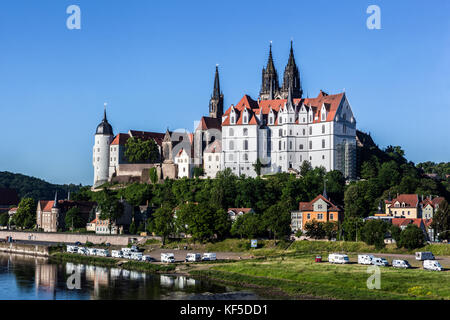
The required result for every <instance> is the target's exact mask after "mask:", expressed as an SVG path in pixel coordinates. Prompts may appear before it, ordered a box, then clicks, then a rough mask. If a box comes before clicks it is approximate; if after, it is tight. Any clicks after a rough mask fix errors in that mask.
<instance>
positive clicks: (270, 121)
mask: <svg viewBox="0 0 450 320" xmlns="http://www.w3.org/2000/svg"><path fill="white" fill-rule="evenodd" d="M275 117H276V115H275V112H273V109H272V107H270V110H269V118H268V124H269V126H271V125H274V124H275Z"/></svg>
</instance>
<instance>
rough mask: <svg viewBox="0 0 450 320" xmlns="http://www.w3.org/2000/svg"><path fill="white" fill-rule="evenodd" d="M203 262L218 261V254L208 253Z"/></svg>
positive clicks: (204, 255)
mask: <svg viewBox="0 0 450 320" xmlns="http://www.w3.org/2000/svg"><path fill="white" fill-rule="evenodd" d="M202 260H203V261H214V260H217V257H216V254H215V253H213V252H206V253H204V254H203V257H202Z"/></svg>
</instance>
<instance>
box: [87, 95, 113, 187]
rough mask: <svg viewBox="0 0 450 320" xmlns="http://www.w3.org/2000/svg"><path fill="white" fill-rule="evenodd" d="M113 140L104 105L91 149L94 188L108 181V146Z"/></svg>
mask: <svg viewBox="0 0 450 320" xmlns="http://www.w3.org/2000/svg"><path fill="white" fill-rule="evenodd" d="M113 138H114V132H113V128H112V126H111V125H110V124H109V122H108V119H107V117H106V103H105V105H104V111H103V120H102V122H100V124H99V125H98V126H97V130H96V132H95V143H94V148H93V159H92V160H93V165H94V184H93V186H94V187H97V186H99V185H102V184H103V183H105V182H108V180H109V164H110V157H109V155H110V144H111V142H112V140H113Z"/></svg>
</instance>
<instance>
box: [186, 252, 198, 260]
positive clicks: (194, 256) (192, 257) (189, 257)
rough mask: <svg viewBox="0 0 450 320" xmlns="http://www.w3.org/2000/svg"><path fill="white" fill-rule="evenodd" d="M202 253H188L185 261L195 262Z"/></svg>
mask: <svg viewBox="0 0 450 320" xmlns="http://www.w3.org/2000/svg"><path fill="white" fill-rule="evenodd" d="M201 260H202V255H201V254H200V253H188V254H187V255H186V262H196V261H201Z"/></svg>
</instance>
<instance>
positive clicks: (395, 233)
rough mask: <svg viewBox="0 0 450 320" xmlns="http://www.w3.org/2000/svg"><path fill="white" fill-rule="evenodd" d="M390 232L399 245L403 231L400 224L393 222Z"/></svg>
mask: <svg viewBox="0 0 450 320" xmlns="http://www.w3.org/2000/svg"><path fill="white" fill-rule="evenodd" d="M389 232H390V234H391V237H392V239H394V240H395V242H396V243H397V246H398V243H399V241H400V235H401V233H402V229H400V227H399V226H396V225H395V224H392V225H391V226H390V227H389Z"/></svg>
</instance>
